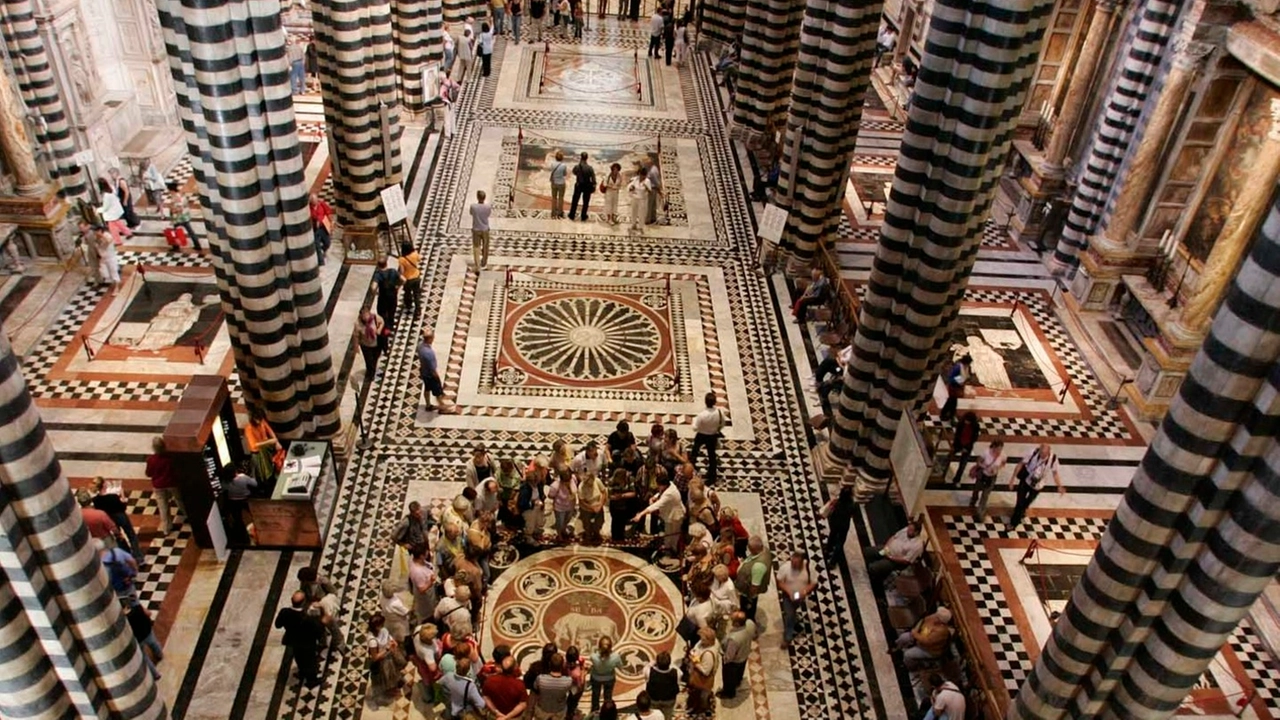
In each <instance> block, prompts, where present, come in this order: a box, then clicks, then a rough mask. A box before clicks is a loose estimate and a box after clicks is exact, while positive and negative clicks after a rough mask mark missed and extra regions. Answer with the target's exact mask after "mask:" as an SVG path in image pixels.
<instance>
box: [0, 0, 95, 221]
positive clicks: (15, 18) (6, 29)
mask: <svg viewBox="0 0 1280 720" xmlns="http://www.w3.org/2000/svg"><path fill="white" fill-rule="evenodd" d="M0 31H3V34H4V41H5V46H6V48H7V49H8V53H9V58H10V60H11V61H12V66H13V72H14V75H15V76H16V77H17V80H18V90H19V92H20V93H21V95H22V101H23V102H24V103H25V104H26V106H27V108H28V109H29V110H30V111H31V112H33V113H35V114H36V115H37V116H39V118H40V119H39V120H38V121H36V122H35V123H34V129H35V135H36V138H35V139H36V142H37V143H38V145H39V150H41V151H42V152H43V153H44V154H45V156H46V158H47V160H48V162H47V166H48V168H49V172H50V174H51V175H52V179H53V181H54V183H56V184H57V185H58V188H59V191H60V192H61V194H62V195H63V197H68V198H74V197H79V196H81V195H84V194H85V193H86V192H87V191H88V186H87V185H86V178H85V174H84V172H83V171H82V170H81V169H80V167H79V166H78V165H76V164H75V161H73V160H72V159H71V158H72V156H73V155H75V154H76V143H75V138H74V137H72V135H71V123H70V121H69V119H68V117H67V109H66V106H65V105H64V104H63V102H62V96H61V95H60V94H59V93H58V83H57V80H56V79H55V78H54V75H53V67H52V66H50V65H49V55H48V52H47V51H46V50H45V46H44V39H43V38H41V37H40V31H39V28H38V27H37V26H36V20H35V16H34V14H33V9H32V4H31V0H3V2H0Z"/></svg>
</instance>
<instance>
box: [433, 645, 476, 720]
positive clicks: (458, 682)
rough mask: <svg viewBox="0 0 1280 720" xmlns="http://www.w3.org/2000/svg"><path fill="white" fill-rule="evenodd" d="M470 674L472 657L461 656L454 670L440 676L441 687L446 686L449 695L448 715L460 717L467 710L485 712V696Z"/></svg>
mask: <svg viewBox="0 0 1280 720" xmlns="http://www.w3.org/2000/svg"><path fill="white" fill-rule="evenodd" d="M470 675H471V658H467V657H461V658H458V664H457V667H455V668H454V670H453V672H446V673H445V674H444V676H443V677H441V678H440V687H442V688H444V691H445V692H446V693H448V696H449V707H448V717H450V718H460V717H462V713H463V712H465V711H467V710H474V711H475V712H477V713H479V714H483V713H484V709H485V704H484V696H482V695H481V694H480V688H478V687H476V681H475V680H472V679H471V678H470V677H469V676H470Z"/></svg>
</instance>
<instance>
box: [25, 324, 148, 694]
mask: <svg viewBox="0 0 1280 720" xmlns="http://www.w3.org/2000/svg"><path fill="white" fill-rule="evenodd" d="M0 417H2V418H4V422H3V423H0V538H2V541H0V577H2V578H3V580H4V582H3V589H2V590H0V715H3V716H4V717H9V718H21V717H33V718H80V717H111V718H128V719H134V718H136V719H138V720H151V719H155V720H162V719H163V718H166V717H167V716H168V713H167V711H166V710H165V706H164V701H163V700H161V699H160V697H159V695H158V694H157V692H156V687H155V684H154V683H153V682H152V680H151V674H150V673H149V672H148V670H147V667H146V664H145V662H144V660H143V657H142V649H141V648H140V647H139V646H138V644H137V643H136V642H134V638H133V634H132V633H131V632H130V631H129V629H128V626H127V625H126V623H125V618H124V613H123V611H122V608H121V606H120V601H119V600H118V599H117V598H116V595H115V592H114V591H113V590H112V589H111V585H110V583H109V581H108V580H107V573H106V571H105V570H104V569H103V567H102V563H101V561H100V560H99V559H98V551H97V550H96V549H95V548H94V547H93V546H92V544H91V543H90V538H89V532H88V530H87V529H86V528H85V526H84V521H83V520H82V518H81V516H80V509H79V507H78V506H77V505H76V502H75V499H74V498H73V497H72V495H71V486H70V485H69V484H68V483H67V478H66V476H65V475H63V474H62V467H61V466H60V465H59V464H58V459H57V457H56V456H55V454H54V450H53V446H52V445H51V444H50V443H49V438H48V436H47V435H46V434H45V430H44V425H43V424H41V422H40V415H39V413H37V412H36V408H35V403H34V402H33V401H32V399H31V395H30V394H29V392H28V391H27V384H26V381H25V380H23V378H22V374H21V371H20V369H19V366H18V358H17V356H16V355H14V353H13V347H12V346H11V345H10V344H9V340H8V337H7V336H6V335H5V334H4V333H0Z"/></svg>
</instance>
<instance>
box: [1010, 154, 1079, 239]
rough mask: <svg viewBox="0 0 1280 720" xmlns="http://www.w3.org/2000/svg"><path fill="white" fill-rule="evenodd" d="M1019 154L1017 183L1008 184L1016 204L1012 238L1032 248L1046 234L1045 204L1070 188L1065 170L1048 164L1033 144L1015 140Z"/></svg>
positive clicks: (1011, 218) (1011, 228)
mask: <svg viewBox="0 0 1280 720" xmlns="http://www.w3.org/2000/svg"><path fill="white" fill-rule="evenodd" d="M1013 151H1014V152H1015V153H1016V154H1017V163H1018V172H1017V183H1016V185H1012V184H1010V183H1007V182H1006V183H1005V184H1004V187H1005V188H1006V189H1007V190H1008V191H1009V199H1010V200H1012V201H1013V208H1014V211H1013V215H1012V216H1010V217H1009V238H1010V239H1012V240H1014V241H1015V242H1020V243H1025V244H1028V245H1033V244H1035V243H1036V242H1037V241H1038V240H1039V239H1040V236H1041V234H1042V233H1043V232H1044V218H1045V216H1044V213H1043V212H1041V210H1042V209H1043V207H1044V204H1045V202H1047V201H1048V200H1050V199H1051V198H1053V197H1055V196H1056V195H1058V194H1060V193H1061V192H1062V191H1063V190H1064V189H1065V188H1066V182H1065V179H1064V176H1063V172H1062V168H1060V167H1054V166H1051V165H1049V164H1048V163H1046V162H1045V159H1044V154H1043V153H1041V152H1040V151H1039V150H1037V149H1036V147H1035V145H1033V144H1032V143H1031V141H1030V140H1025V139H1023V140H1014V141H1013Z"/></svg>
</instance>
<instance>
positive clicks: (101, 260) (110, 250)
mask: <svg viewBox="0 0 1280 720" xmlns="http://www.w3.org/2000/svg"><path fill="white" fill-rule="evenodd" d="M95 235H96V237H95V238H94V249H96V250H97V251H98V276H99V277H101V278H102V282H105V283H110V284H111V294H112V295H114V294H115V292H116V290H119V289H120V259H119V257H118V256H117V255H116V246H115V243H114V242H112V240H111V236H110V235H108V234H106V233H104V232H102V231H101V230H97V231H95Z"/></svg>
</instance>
